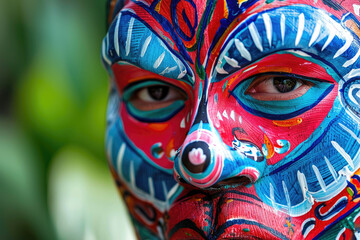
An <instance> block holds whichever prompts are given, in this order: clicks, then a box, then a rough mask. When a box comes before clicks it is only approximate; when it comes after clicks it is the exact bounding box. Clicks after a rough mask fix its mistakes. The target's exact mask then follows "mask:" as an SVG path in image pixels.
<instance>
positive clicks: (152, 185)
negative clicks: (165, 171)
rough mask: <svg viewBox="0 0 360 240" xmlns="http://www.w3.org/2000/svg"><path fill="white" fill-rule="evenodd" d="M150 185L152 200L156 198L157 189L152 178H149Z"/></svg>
mask: <svg viewBox="0 0 360 240" xmlns="http://www.w3.org/2000/svg"><path fill="white" fill-rule="evenodd" d="M148 184H149V193H150V196H151V198H152V199H154V196H155V189H154V183H153V179H152V177H149V178H148Z"/></svg>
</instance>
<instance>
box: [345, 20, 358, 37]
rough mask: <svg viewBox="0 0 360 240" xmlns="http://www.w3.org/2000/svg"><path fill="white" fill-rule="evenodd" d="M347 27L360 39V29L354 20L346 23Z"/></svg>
mask: <svg viewBox="0 0 360 240" xmlns="http://www.w3.org/2000/svg"><path fill="white" fill-rule="evenodd" d="M345 25H346V26H347V27H348V28H350V29H351V30H352V31H353V32H354V33H355V34H356V35H357V36H358V37H360V29H359V27H358V26H357V24H356V23H355V22H354V20H352V19H349V20H347V21H346V22H345Z"/></svg>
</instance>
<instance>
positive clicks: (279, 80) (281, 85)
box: [273, 77, 297, 93]
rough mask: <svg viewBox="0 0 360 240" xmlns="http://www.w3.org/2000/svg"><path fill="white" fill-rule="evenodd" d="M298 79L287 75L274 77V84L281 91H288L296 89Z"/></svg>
mask: <svg viewBox="0 0 360 240" xmlns="http://www.w3.org/2000/svg"><path fill="white" fill-rule="evenodd" d="M296 82H297V81H296V80H295V79H292V78H287V77H274V80H273V84H274V86H275V87H276V89H277V90H278V91H279V92H281V93H286V92H290V91H292V90H294V88H295V86H296Z"/></svg>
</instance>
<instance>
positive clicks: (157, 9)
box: [155, 0, 161, 12]
mask: <svg viewBox="0 0 360 240" xmlns="http://www.w3.org/2000/svg"><path fill="white" fill-rule="evenodd" d="M160 7H161V0H160V1H159V3H158V4H156V6H155V11H157V12H160Z"/></svg>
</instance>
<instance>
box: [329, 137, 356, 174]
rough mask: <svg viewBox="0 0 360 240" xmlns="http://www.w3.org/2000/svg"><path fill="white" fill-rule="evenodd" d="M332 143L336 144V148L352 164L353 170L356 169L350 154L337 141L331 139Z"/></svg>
mask: <svg viewBox="0 0 360 240" xmlns="http://www.w3.org/2000/svg"><path fill="white" fill-rule="evenodd" d="M331 144H332V145H333V146H334V148H335V149H336V150H337V151H338V152H339V153H340V155H341V156H342V157H343V158H344V159H345V161H346V162H347V163H348V164H349V165H350V167H351V168H352V170H354V169H355V166H354V163H353V160H352V159H351V157H350V155H349V154H348V153H347V152H345V150H344V149H343V148H342V147H341V146H340V145H339V144H338V143H337V142H335V141H331Z"/></svg>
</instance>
